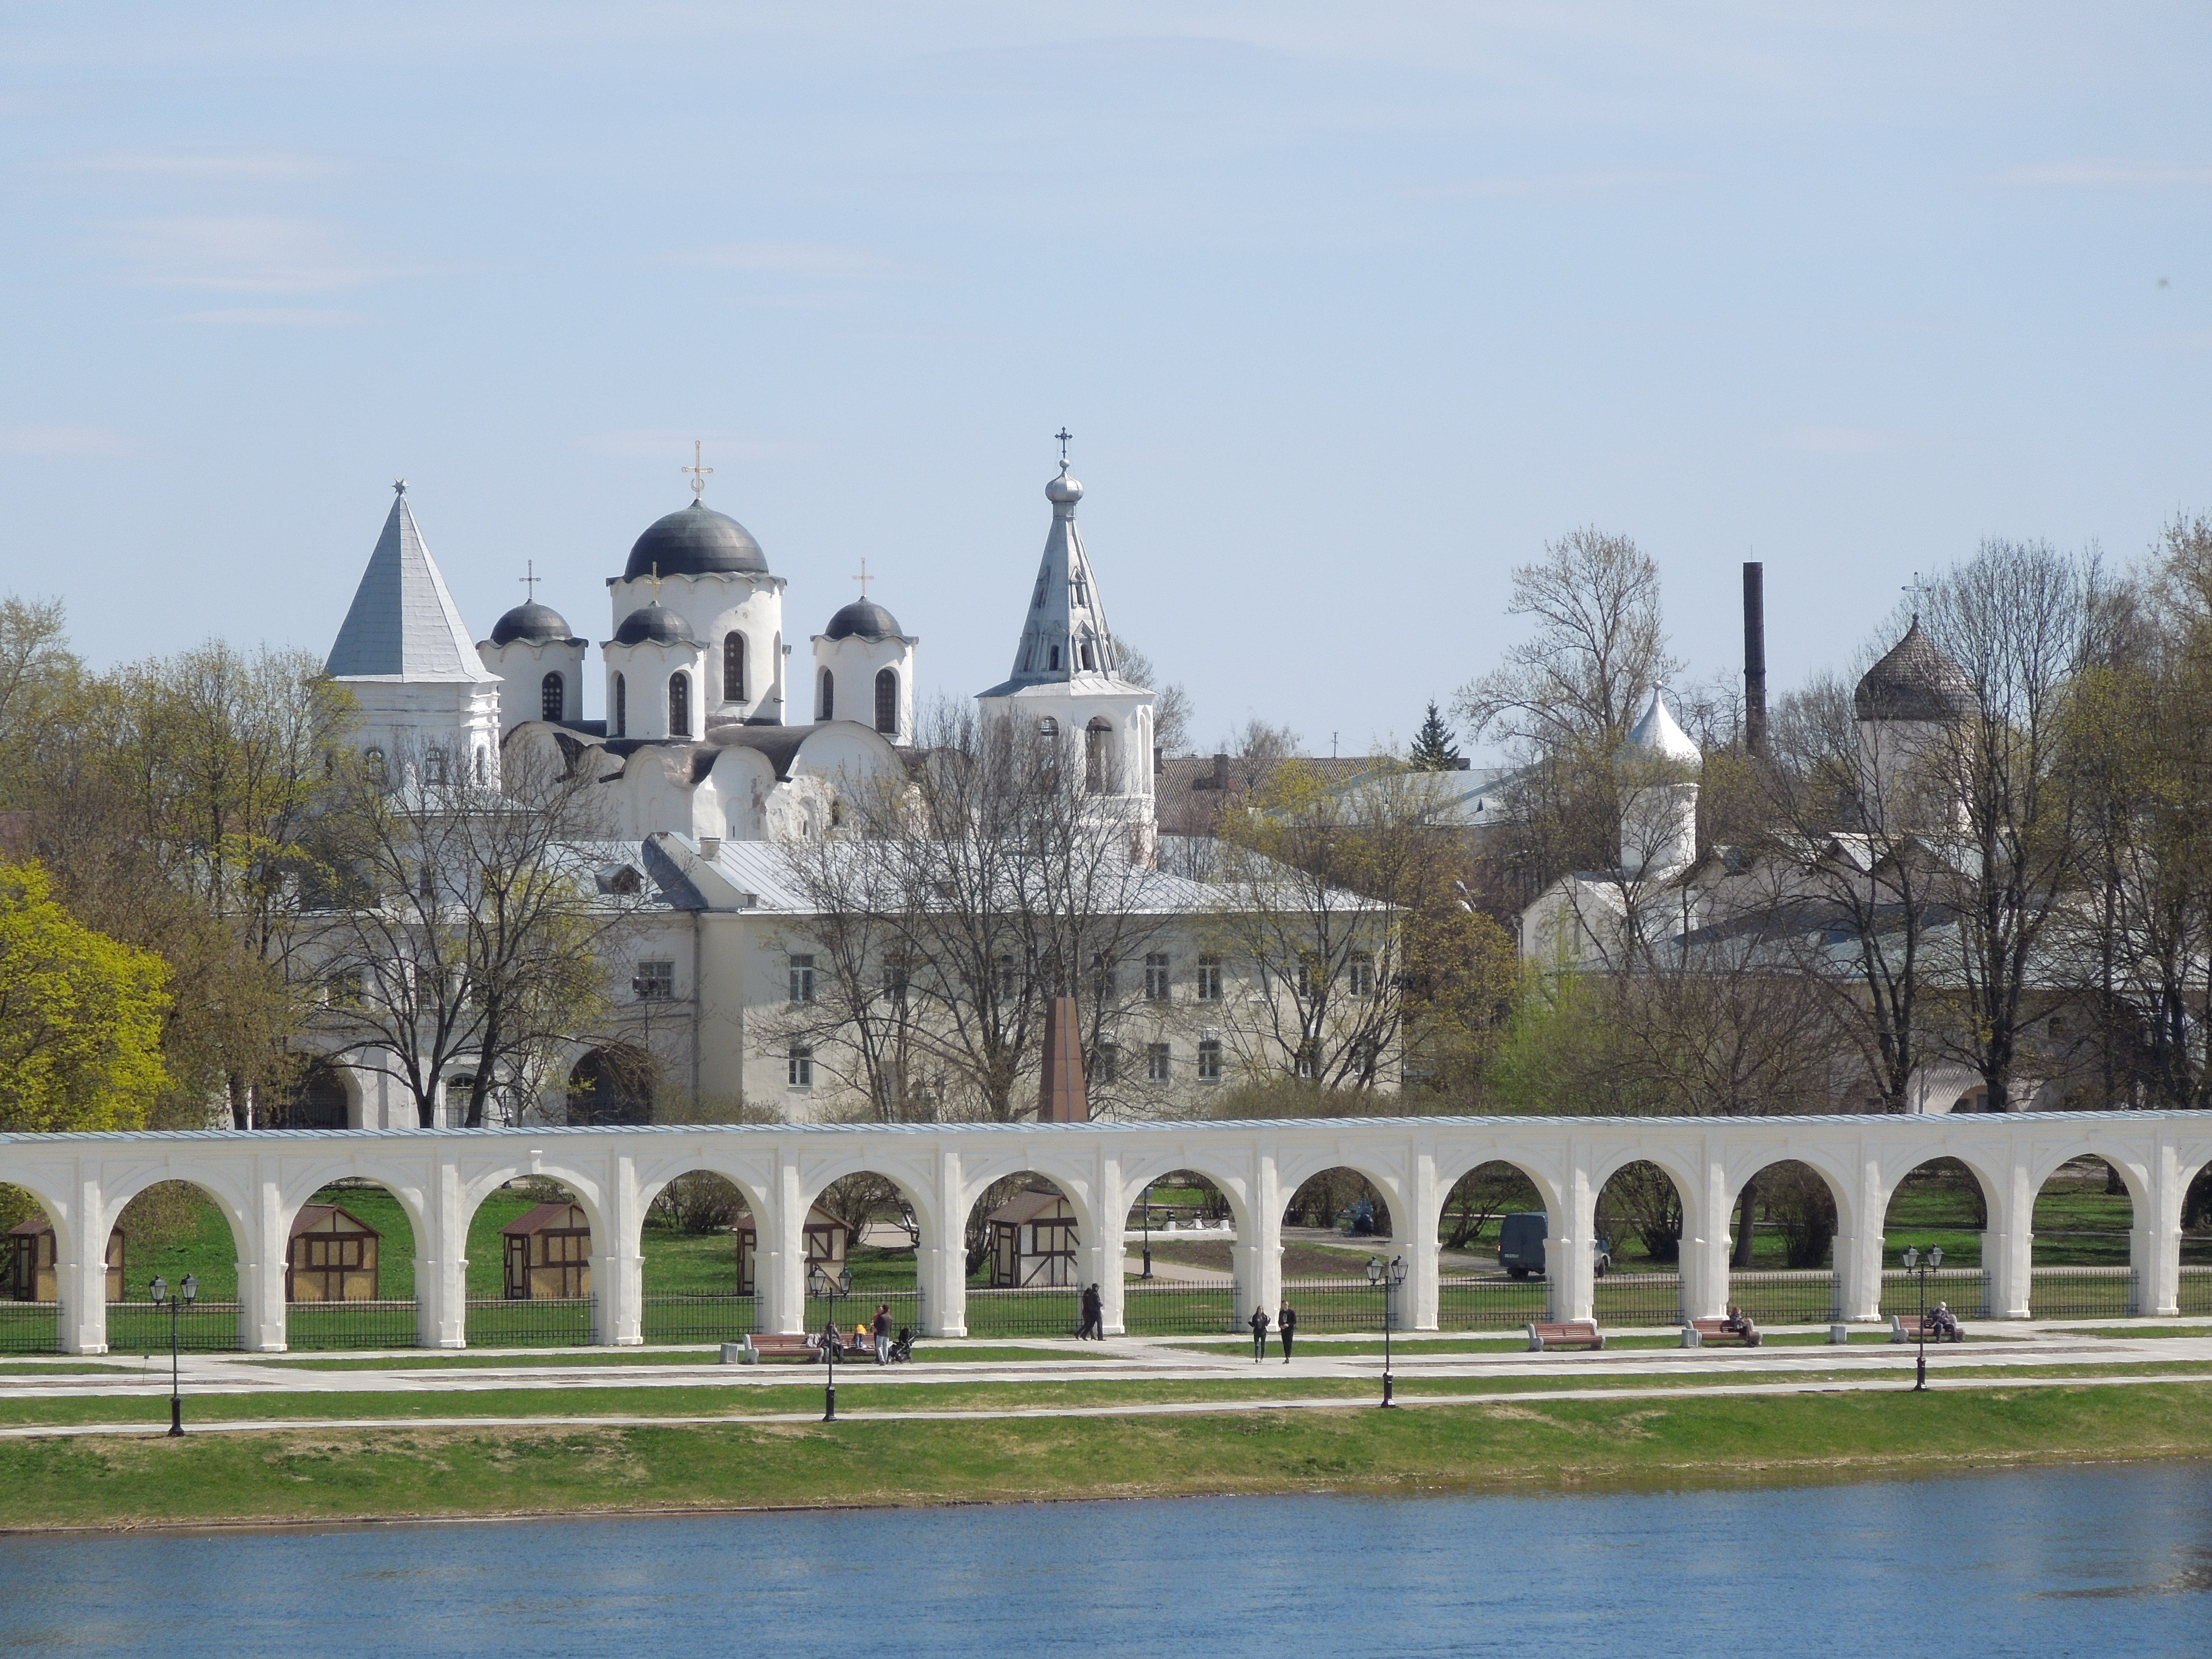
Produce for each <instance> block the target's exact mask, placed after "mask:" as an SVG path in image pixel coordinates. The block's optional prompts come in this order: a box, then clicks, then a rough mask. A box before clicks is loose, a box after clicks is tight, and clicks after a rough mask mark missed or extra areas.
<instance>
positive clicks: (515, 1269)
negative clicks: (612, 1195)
mask: <svg viewBox="0 0 2212 1659" xmlns="http://www.w3.org/2000/svg"><path fill="white" fill-rule="evenodd" d="M499 1233H500V1240H501V1249H502V1251H503V1253H504V1257H505V1266H506V1270H507V1272H506V1279H507V1300H508V1301H510V1302H544V1301H550V1300H554V1299H556V1298H558V1297H586V1296H589V1295H590V1294H591V1293H592V1224H591V1222H590V1220H589V1219H588V1218H586V1216H585V1214H584V1206H582V1205H580V1204H570V1203H567V1202H565V1201H563V1202H559V1203H553V1204H540V1205H539V1206H538V1207H537V1208H536V1209H534V1210H532V1211H530V1212H528V1213H527V1214H524V1215H519V1216H517V1217H515V1218H514V1219H513V1220H512V1221H510V1222H508V1223H507V1225H505V1226H504V1227H501V1229H500V1230H499Z"/></svg>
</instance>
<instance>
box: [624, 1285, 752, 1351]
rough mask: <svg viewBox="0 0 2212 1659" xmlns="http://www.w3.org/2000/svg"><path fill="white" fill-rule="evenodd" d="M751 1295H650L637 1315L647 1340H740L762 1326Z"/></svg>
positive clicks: (653, 1341) (716, 1341)
mask: <svg viewBox="0 0 2212 1659" xmlns="http://www.w3.org/2000/svg"><path fill="white" fill-rule="evenodd" d="M758 1319H759V1310H758V1308H757V1305H756V1304H755V1301H754V1298H752V1297H750V1296H648V1297H645V1298H644V1301H643V1304H642V1306H641V1309H640V1311H639V1316H638V1328H639V1331H640V1333H641V1335H642V1337H643V1339H644V1340H646V1341H647V1342H652V1343H661V1342H715V1343H721V1342H738V1341H742V1340H744V1338H746V1337H748V1336H750V1335H751V1334H753V1333H754V1332H755V1331H757V1330H758V1329H759V1328H760V1325H759V1323H758Z"/></svg>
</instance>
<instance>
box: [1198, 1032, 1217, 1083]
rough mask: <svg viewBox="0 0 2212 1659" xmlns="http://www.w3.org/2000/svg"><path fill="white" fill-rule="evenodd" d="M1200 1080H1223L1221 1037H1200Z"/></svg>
mask: <svg viewBox="0 0 2212 1659" xmlns="http://www.w3.org/2000/svg"><path fill="white" fill-rule="evenodd" d="M1198 1080H1199V1081H1200V1083H1218V1082H1220V1081H1221V1039H1220V1038H1219V1037H1200V1039H1199V1040H1198Z"/></svg>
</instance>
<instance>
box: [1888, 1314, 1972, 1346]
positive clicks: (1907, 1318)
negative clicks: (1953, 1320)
mask: <svg viewBox="0 0 2212 1659" xmlns="http://www.w3.org/2000/svg"><path fill="white" fill-rule="evenodd" d="M1889 1340H1891V1341H1892V1342H1917V1341H1919V1340H1920V1316H1919V1315H1918V1314H1892V1315H1890V1316H1889ZM1928 1340H1929V1341H1930V1342H1964V1341H1965V1340H1966V1328H1965V1327H1964V1326H1963V1325H1962V1326H1958V1327H1956V1328H1954V1329H1953V1330H1952V1332H1951V1334H1949V1335H1948V1336H1945V1335H1944V1334H1942V1333H1941V1332H1940V1331H1938V1330H1937V1329H1936V1322H1935V1319H1934V1317H1933V1316H1930V1317H1929V1321H1928Z"/></svg>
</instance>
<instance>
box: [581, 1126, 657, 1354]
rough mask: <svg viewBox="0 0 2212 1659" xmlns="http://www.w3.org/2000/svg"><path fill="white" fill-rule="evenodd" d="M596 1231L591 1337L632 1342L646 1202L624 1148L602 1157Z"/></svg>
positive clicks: (640, 1298) (638, 1338) (636, 1333)
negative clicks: (603, 1175) (641, 1199)
mask: <svg viewBox="0 0 2212 1659" xmlns="http://www.w3.org/2000/svg"><path fill="white" fill-rule="evenodd" d="M599 1231H600V1233H602V1234H604V1237H593V1238H592V1341H594V1342H596V1343H598V1344H599V1345H600V1346H603V1347H612V1348H635V1347H636V1346H639V1345H641V1343H642V1342H643V1341H644V1340H645V1334H644V1327H645V1258H644V1244H645V1239H644V1233H645V1206H643V1205H641V1204H640V1203H639V1202H638V1201H637V1166H636V1164H635V1162H634V1161H633V1160H632V1159H631V1158H630V1157H629V1154H628V1153H626V1152H617V1153H615V1154H613V1155H612V1156H611V1157H610V1158H608V1159H607V1173H606V1178H605V1183H604V1185H603V1186H602V1187H601V1188H600V1193H599Z"/></svg>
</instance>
